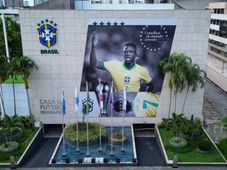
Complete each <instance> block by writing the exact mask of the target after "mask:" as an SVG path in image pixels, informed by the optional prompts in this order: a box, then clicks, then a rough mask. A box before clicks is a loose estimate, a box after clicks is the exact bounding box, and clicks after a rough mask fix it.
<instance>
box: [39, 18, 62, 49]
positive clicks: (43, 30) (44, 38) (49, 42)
mask: <svg viewBox="0 0 227 170" xmlns="http://www.w3.org/2000/svg"><path fill="white" fill-rule="evenodd" d="M37 25H38V29H37V30H38V36H39V41H40V43H41V44H42V45H43V46H45V47H46V49H41V50H40V53H41V54H59V52H58V50H57V49H52V46H54V45H55V44H56V42H57V28H56V27H57V24H56V23H54V22H53V21H49V20H48V19H46V20H45V21H41V23H38V24H37Z"/></svg>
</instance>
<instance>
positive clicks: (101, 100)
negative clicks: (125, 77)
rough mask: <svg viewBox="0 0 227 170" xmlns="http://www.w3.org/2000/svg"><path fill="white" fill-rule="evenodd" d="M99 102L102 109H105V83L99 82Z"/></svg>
mask: <svg viewBox="0 0 227 170" xmlns="http://www.w3.org/2000/svg"><path fill="white" fill-rule="evenodd" d="M99 88H100V89H99V103H100V109H101V110H102V109H103V92H102V91H103V85H102V84H101V83H99Z"/></svg>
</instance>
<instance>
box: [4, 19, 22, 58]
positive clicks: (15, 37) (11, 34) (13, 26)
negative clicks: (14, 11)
mask: <svg viewBox="0 0 227 170" xmlns="http://www.w3.org/2000/svg"><path fill="white" fill-rule="evenodd" d="M5 24H6V31H7V38H8V46H9V55H10V59H12V58H14V57H20V56H22V55H23V54H22V43H21V32H20V25H19V24H18V23H17V22H16V21H14V20H13V18H11V17H5ZM0 49H1V50H0V56H5V55H6V51H5V41H4V34H3V27H2V20H0Z"/></svg>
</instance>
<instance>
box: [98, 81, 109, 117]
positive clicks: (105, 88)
mask: <svg viewBox="0 0 227 170" xmlns="http://www.w3.org/2000/svg"><path fill="white" fill-rule="evenodd" d="M95 94H96V97H97V100H98V103H99V107H100V116H103V117H106V116H107V104H108V100H109V95H110V86H109V84H108V83H107V82H103V81H101V79H99V83H98V84H97V86H96V88H95Z"/></svg>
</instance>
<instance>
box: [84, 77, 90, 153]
mask: <svg viewBox="0 0 227 170" xmlns="http://www.w3.org/2000/svg"><path fill="white" fill-rule="evenodd" d="M86 91H87V101H86V109H85V112H86V113H85V114H87V153H86V156H87V157H89V156H90V152H89V132H88V128H89V127H88V112H89V110H88V109H89V108H88V100H89V91H88V82H87V81H86Z"/></svg>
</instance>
